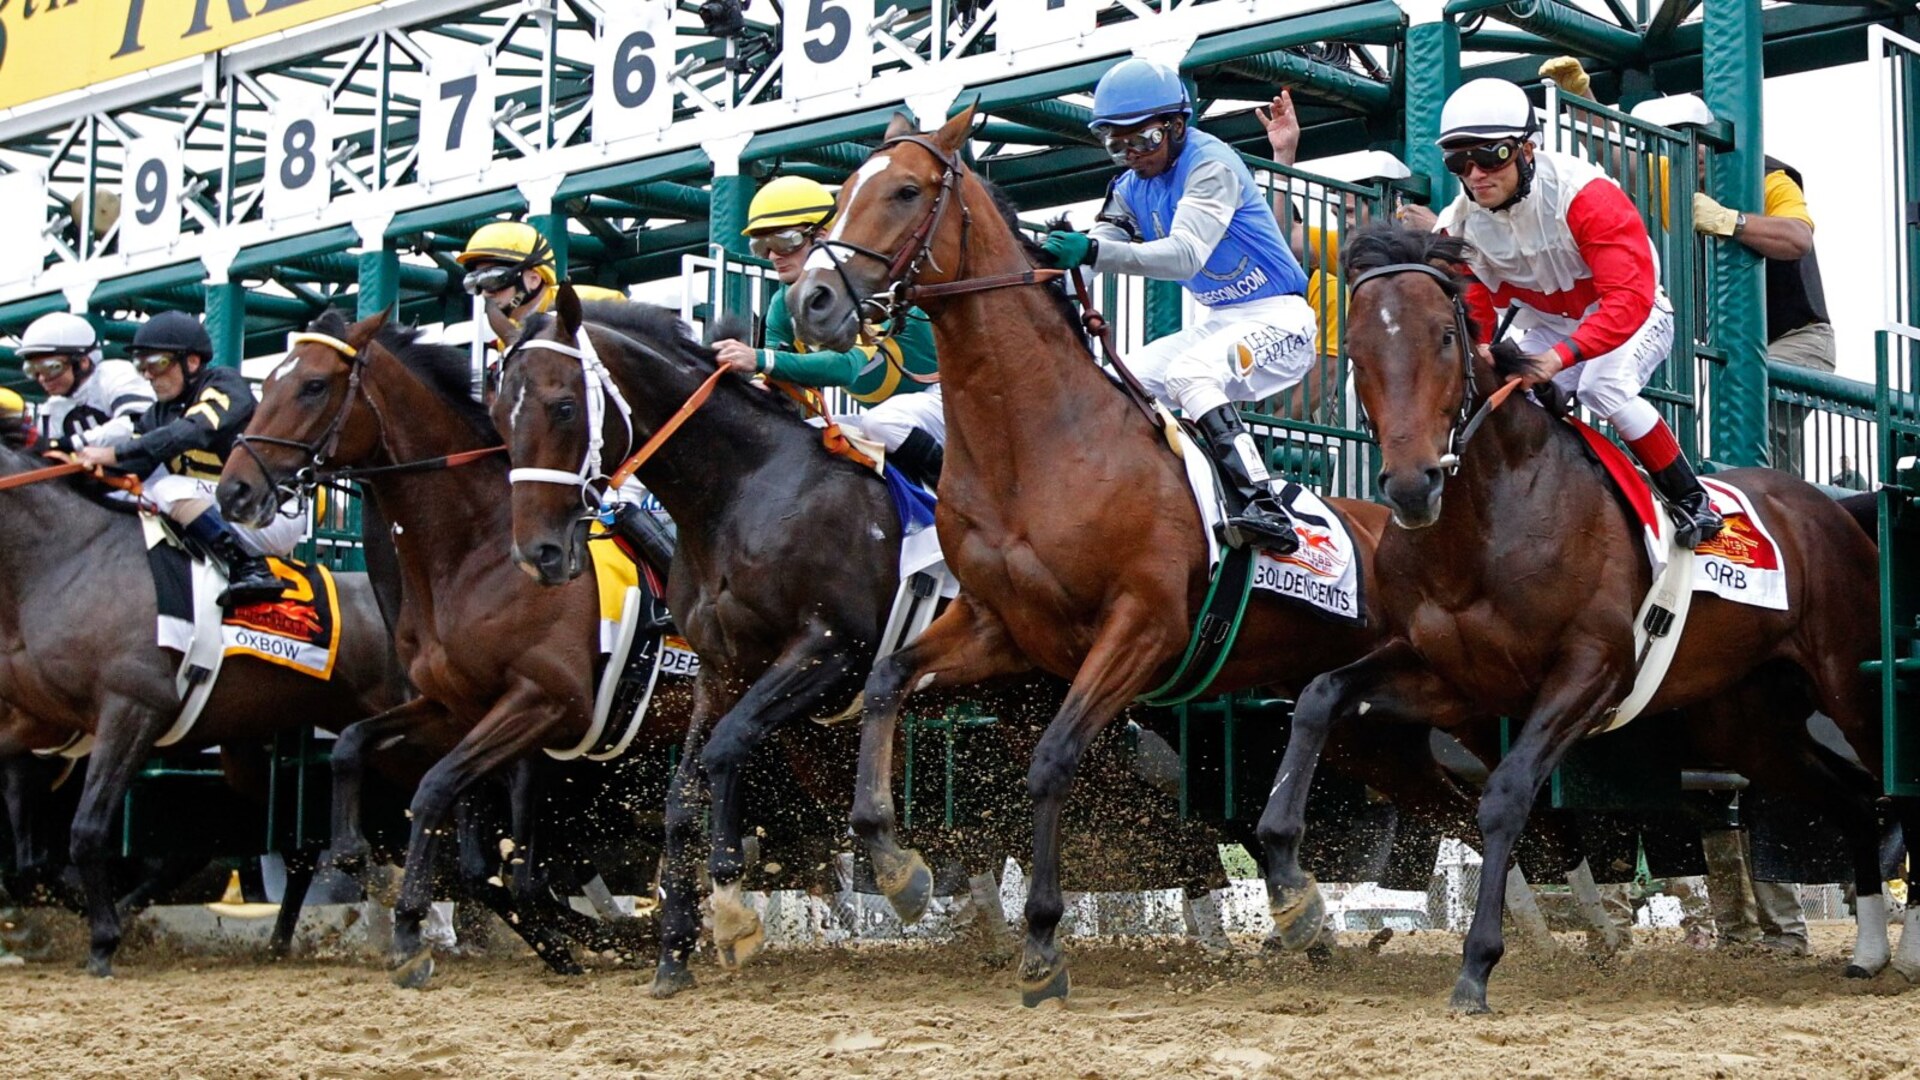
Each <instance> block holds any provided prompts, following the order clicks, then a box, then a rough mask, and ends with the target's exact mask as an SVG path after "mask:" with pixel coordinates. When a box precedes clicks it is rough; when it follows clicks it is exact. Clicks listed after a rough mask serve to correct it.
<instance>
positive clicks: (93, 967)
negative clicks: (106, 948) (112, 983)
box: [87, 956, 113, 979]
mask: <svg viewBox="0 0 1920 1080" xmlns="http://www.w3.org/2000/svg"><path fill="white" fill-rule="evenodd" d="M87 974H89V975H91V976H93V977H94V978H96V979H111V978H113V958H112V957H110V956H89V957H87Z"/></svg>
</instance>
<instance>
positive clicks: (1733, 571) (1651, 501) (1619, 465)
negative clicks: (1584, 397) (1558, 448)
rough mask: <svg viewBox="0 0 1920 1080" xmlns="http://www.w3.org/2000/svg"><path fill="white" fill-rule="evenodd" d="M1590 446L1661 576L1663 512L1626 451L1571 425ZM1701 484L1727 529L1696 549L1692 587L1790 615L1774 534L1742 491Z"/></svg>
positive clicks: (1664, 557) (1707, 479) (1713, 483)
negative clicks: (1628, 510)
mask: <svg viewBox="0 0 1920 1080" xmlns="http://www.w3.org/2000/svg"><path fill="white" fill-rule="evenodd" d="M1567 422H1568V423H1570V424H1572V425H1573V428H1574V430H1575V431H1578V432H1579V433H1580V437H1581V438H1582V439H1583V440H1585V441H1586V444H1587V449H1588V450H1589V451H1590V452H1592V454H1593V456H1594V457H1595V459H1597V460H1598V461H1599V462H1600V464H1601V466H1602V467H1603V468H1605V469H1606V472H1607V475H1608V476H1609V477H1611V478H1612V479H1613V482H1614V485H1615V487H1617V488H1618V489H1619V490H1620V493H1621V494H1622V495H1623V496H1625V498H1626V501H1627V504H1628V505H1629V506H1630V507H1631V508H1632V509H1633V513H1634V516H1635V518H1636V519H1637V520H1638V521H1639V523H1640V528H1641V538H1642V540H1643V542H1644V543H1645V545H1646V549H1647V559H1648V561H1649V562H1650V563H1651V565H1652V566H1653V572H1654V574H1655V575H1656V576H1658V575H1659V573H1660V571H1661V569H1663V568H1664V567H1665V566H1666V561H1667V549H1666V545H1665V544H1664V542H1662V541H1661V540H1660V538H1659V535H1658V528H1657V524H1658V519H1657V518H1656V517H1655V515H1656V514H1660V513H1664V511H1663V510H1662V509H1661V507H1660V502H1659V500H1658V499H1657V498H1655V497H1654V494H1653V489H1652V488H1651V487H1650V486H1649V485H1648V483H1647V478H1646V474H1644V473H1642V472H1641V471H1640V467H1639V466H1638V465H1636V464H1635V463H1634V461H1633V459H1632V458H1630V457H1628V456H1627V453H1626V451H1624V450H1622V449H1620V448H1619V447H1618V446H1615V445H1614V444H1613V443H1612V442H1611V441H1610V440H1608V439H1607V438H1606V437H1605V436H1603V435H1601V434H1600V433H1599V432H1598V431H1595V430H1594V429H1593V428H1592V427H1590V426H1588V425H1586V424H1583V423H1581V422H1580V421H1579V420H1575V419H1573V418H1571V417H1569V418H1568V420H1567ZM1700 483H1701V484H1702V485H1703V486H1704V487H1705V488H1706V489H1707V495H1708V497H1709V498H1711V499H1712V500H1713V508H1714V509H1715V510H1716V511H1718V512H1719V513H1720V516H1722V517H1724V518H1726V520H1727V524H1726V528H1724V529H1722V530H1720V534H1719V535H1718V536H1715V537H1713V538H1712V539H1710V540H1708V541H1707V542H1705V543H1703V544H1701V545H1700V546H1699V547H1697V548H1695V549H1694V552H1693V560H1694V573H1693V587H1694V590H1695V591H1696V592H1710V593H1713V594H1715V595H1716V596H1720V597H1722V598H1724V599H1727V600H1732V601H1734V602H1735V603H1741V604H1750V605H1752V606H1754V607H1762V608H1770V609H1772V610H1774V611H1785V610H1787V570H1786V566H1785V564H1784V563H1783V562H1782V561H1781V559H1780V548H1779V546H1778V545H1776V544H1775V543H1774V540H1773V534H1772V533H1771V532H1770V531H1768V529H1767V525H1766V523H1765V522H1764V521H1762V520H1761V519H1760V515H1759V514H1758V513H1757V512H1756V511H1755V510H1754V507H1753V504H1752V502H1751V501H1750V500H1749V499H1748V498H1747V496H1746V494H1745V493H1744V492H1742V491H1741V490H1740V489H1738V488H1736V487H1733V486H1732V485H1730V484H1725V483H1722V482H1720V481H1718V480H1715V479H1712V478H1711V477H1703V478H1702V479H1701V481H1700Z"/></svg>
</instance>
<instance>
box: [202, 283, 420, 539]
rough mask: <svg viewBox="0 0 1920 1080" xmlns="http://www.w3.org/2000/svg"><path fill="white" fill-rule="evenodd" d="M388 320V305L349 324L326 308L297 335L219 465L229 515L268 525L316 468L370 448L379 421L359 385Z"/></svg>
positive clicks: (220, 489) (220, 492)
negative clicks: (222, 466) (234, 447)
mask: <svg viewBox="0 0 1920 1080" xmlns="http://www.w3.org/2000/svg"><path fill="white" fill-rule="evenodd" d="M386 325H387V313H386V312H384V311H383V312H379V313H377V314H374V315H371V316H369V317H367V318H365V319H361V320H360V321H359V322H356V323H353V324H351V325H348V323H347V320H346V317H345V316H344V315H342V314H340V313H339V312H337V311H328V312H325V313H324V314H322V315H321V316H320V317H319V318H318V319H315V320H314V321H313V322H312V323H311V324H309V325H308V327H307V330H306V332H305V333H301V334H296V335H294V339H293V342H294V343H293V348H291V349H289V350H288V351H287V358H286V359H285V360H282V361H281V362H280V365H279V366H278V367H276V368H274V369H273V372H272V374H270V375H268V376H267V380H266V382H265V383H263V384H261V387H260V403H259V405H258V406H257V407H256V408H255V409H254V413H253V420H252V422H251V423H249V424H248V425H247V430H246V434H244V435H242V436H241V437H240V441H239V443H238V447H237V450H236V452H235V453H233V454H232V455H231V456H229V457H228V458H227V465H226V468H225V469H223V470H221V474H220V486H219V487H218V488H217V489H216V494H217V496H218V498H219V500H220V505H221V508H222V509H223V510H225V511H226V513H227V515H228V516H229V517H230V518H232V519H233V520H235V521H237V522H242V523H246V524H252V525H265V524H267V523H268V522H269V521H271V520H272V519H273V515H274V514H275V513H277V512H278V511H279V508H280V504H281V503H282V502H284V501H285V500H286V499H287V498H288V497H289V496H290V495H292V494H294V493H295V491H296V490H297V488H298V487H299V486H300V484H301V483H302V482H303V481H304V479H305V476H306V475H307V474H309V473H310V472H311V471H312V470H314V469H316V468H318V467H320V466H324V465H326V464H329V463H331V462H354V461H360V460H363V459H365V458H367V457H368V456H370V455H372V454H373V452H374V451H375V449H376V448H377V447H378V446H379V440H380V421H379V417H378V416H376V415H375V414H374V412H373V410H372V408H371V407H370V405H369V403H368V402H367V399H366V395H365V394H363V393H361V392H359V382H360V378H359V375H360V370H361V368H362V366H363V365H364V364H365V363H366V357H365V355H363V353H364V351H365V350H367V349H377V348H379V347H380V346H379V345H378V344H377V343H376V341H375V336H376V335H377V334H378V333H379V332H380V330H381V329H382V328H383V327H385V326H386Z"/></svg>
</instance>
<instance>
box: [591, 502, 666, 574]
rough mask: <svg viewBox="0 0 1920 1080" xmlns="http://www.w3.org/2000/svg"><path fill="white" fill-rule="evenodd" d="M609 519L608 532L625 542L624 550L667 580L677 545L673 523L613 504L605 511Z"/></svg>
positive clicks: (633, 506)
mask: <svg viewBox="0 0 1920 1080" xmlns="http://www.w3.org/2000/svg"><path fill="white" fill-rule="evenodd" d="M608 514H609V516H608V517H607V518H606V519H605V520H606V522H607V528H609V529H611V530H613V535H614V536H616V537H618V538H619V539H621V540H622V541H625V542H626V545H627V549H628V550H629V551H632V552H633V553H634V555H636V556H638V557H639V558H640V560H641V561H642V562H644V563H646V564H647V565H648V566H649V567H651V568H652V569H653V572H654V573H656V574H658V575H660V579H661V580H662V581H664V580H666V577H667V569H668V567H670V566H672V565H673V551H674V548H675V547H676V546H677V545H678V543H679V537H678V536H677V535H676V534H675V532H674V528H673V522H672V521H671V520H663V519H662V518H660V517H656V516H655V515H653V514H650V513H648V512H647V511H645V510H643V509H641V508H640V507H639V505H637V504H635V503H630V502H616V503H613V504H612V505H611V506H610V507H608Z"/></svg>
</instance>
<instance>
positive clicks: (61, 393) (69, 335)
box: [16, 311, 153, 453]
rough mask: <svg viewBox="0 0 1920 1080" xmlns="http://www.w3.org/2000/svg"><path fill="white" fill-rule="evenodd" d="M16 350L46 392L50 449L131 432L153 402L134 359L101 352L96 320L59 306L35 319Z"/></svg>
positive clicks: (43, 425) (43, 422) (44, 432)
mask: <svg viewBox="0 0 1920 1080" xmlns="http://www.w3.org/2000/svg"><path fill="white" fill-rule="evenodd" d="M16 351H17V352H18V353H19V354H20V359H21V367H22V368H23V369H24V370H25V371H26V373H27V374H28V375H31V376H33V378H34V380H35V381H37V382H38V383H39V384H40V389H42V390H45V391H46V392H47V401H46V404H44V405H42V406H40V411H39V417H40V419H39V422H40V435H41V437H42V438H43V439H45V440H46V444H47V447H48V448H49V449H52V450H58V451H62V452H65V453H72V452H73V451H75V450H78V449H80V448H81V447H83V446H103V445H105V444H107V443H111V442H116V441H118V440H120V439H124V438H127V437H128V436H130V435H132V434H133V425H134V421H135V419H136V418H137V417H138V416H139V415H140V414H141V413H143V412H146V411H147V408H148V406H150V405H152V404H153V390H152V388H151V387H149V386H147V382H146V380H145V379H142V378H141V377H140V375H139V373H138V372H136V371H134V370H133V365H132V364H129V363H127V362H126V361H125V360H102V359H101V358H100V339H99V337H98V336H96V335H95V334H94V331H93V324H92V323H90V322H88V321H87V320H85V319H83V318H81V317H80V316H78V315H69V314H68V313H66V312H64V311H56V312H53V313H52V314H49V315H42V316H40V317H39V318H37V319H35V320H33V325H31V326H29V327H27V332H26V333H24V334H22V335H20V348H19V349H18V350H16Z"/></svg>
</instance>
